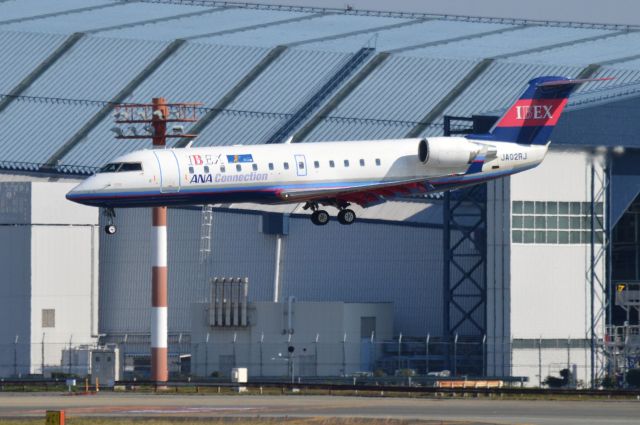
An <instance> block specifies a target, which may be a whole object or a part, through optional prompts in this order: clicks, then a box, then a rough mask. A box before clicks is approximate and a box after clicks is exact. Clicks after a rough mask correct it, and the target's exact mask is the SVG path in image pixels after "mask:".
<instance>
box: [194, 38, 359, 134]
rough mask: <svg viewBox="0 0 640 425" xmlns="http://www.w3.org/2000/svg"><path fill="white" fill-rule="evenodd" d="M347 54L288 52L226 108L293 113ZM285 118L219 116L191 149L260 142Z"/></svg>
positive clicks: (304, 51) (242, 115)
mask: <svg viewBox="0 0 640 425" xmlns="http://www.w3.org/2000/svg"><path fill="white" fill-rule="evenodd" d="M350 56H351V55H349V54H344V53H330V52H317V51H309V50H289V51H287V52H285V53H284V55H283V56H282V57H280V58H279V59H278V60H277V61H276V62H275V63H273V64H272V65H271V66H270V67H269V68H268V69H267V70H266V71H265V72H264V73H263V74H262V75H260V77H258V79H256V81H254V82H253V83H252V84H251V85H250V86H249V87H247V88H246V89H245V90H244V91H243V92H242V93H241V95H240V96H238V98H237V99H236V100H235V101H234V102H232V103H231V105H229V109H234V110H247V111H261V112H276V113H294V112H295V111H296V110H297V109H298V108H299V107H300V106H301V105H302V104H303V103H304V102H305V101H306V100H307V99H308V98H309V97H310V96H312V95H313V94H315V92H316V91H317V90H318V88H319V87H320V86H321V85H322V84H323V83H324V82H325V81H326V80H327V79H329V78H330V77H331V76H332V75H333V74H334V73H335V72H336V71H337V69H338V67H339V66H340V65H342V63H343V62H344V61H346V60H348V59H349V57H350ZM285 120H286V118H281V119H280V118H273V117H260V116H252V115H246V114H221V115H219V116H218V117H217V118H216V119H215V120H214V121H213V122H212V123H211V124H209V125H208V126H207V127H206V128H205V129H204V131H203V132H202V133H201V134H200V137H199V138H198V139H196V142H195V143H194V146H207V145H233V144H257V143H264V142H265V141H266V139H267V138H268V137H269V136H270V135H271V134H272V133H273V132H275V131H276V130H277V129H278V128H279V126H280V125H282V123H284V121H285Z"/></svg>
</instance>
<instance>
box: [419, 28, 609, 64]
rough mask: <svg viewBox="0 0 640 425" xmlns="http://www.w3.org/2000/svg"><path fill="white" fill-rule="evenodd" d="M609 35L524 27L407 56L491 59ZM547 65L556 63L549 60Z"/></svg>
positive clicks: (588, 31)
mask: <svg viewBox="0 0 640 425" xmlns="http://www.w3.org/2000/svg"><path fill="white" fill-rule="evenodd" d="M612 32H613V31H605V30H596V29H591V28H589V29H586V28H565V27H547V28H545V29H544V31H541V30H540V27H527V28H523V29H520V30H517V31H509V32H506V33H503V34H492V35H487V36H484V37H474V38H470V39H468V40H464V41H460V42H456V43H447V44H441V45H438V46H434V47H427V48H424V49H418V50H411V51H409V52H407V53H408V54H412V55H413V54H417V55H421V56H442V57H450V58H491V57H494V56H499V55H505V54H510V53H516V52H522V51H525V50H529V49H535V48H541V47H544V46H550V45H553V44H558V43H564V42H569V41H574V40H579V39H581V38H587V37H594V36H598V35H602V34H610V33H612ZM527 62H530V61H527ZM549 63H557V62H553V61H552V62H549Z"/></svg>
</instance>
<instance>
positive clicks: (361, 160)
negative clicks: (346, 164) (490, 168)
mask: <svg viewBox="0 0 640 425" xmlns="http://www.w3.org/2000/svg"><path fill="white" fill-rule="evenodd" d="M360 166H361V167H364V159H362V158H360Z"/></svg>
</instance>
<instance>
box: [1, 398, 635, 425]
mask: <svg viewBox="0 0 640 425" xmlns="http://www.w3.org/2000/svg"><path fill="white" fill-rule="evenodd" d="M47 409H63V410H65V411H66V414H67V416H68V417H71V418H73V417H86V416H112V417H125V416H126V417H158V416H163V417H176V418H184V417H228V416H260V417H282V416H289V417H292V416H323V417H337V416H340V417H375V418H395V419H424V420H448V421H466V422H475V423H487V424H536V425H574V424H575V425H578V424H579V425H585V424H594V425H596V424H598V425H600V424H604V423H606V424H620V425H631V424H637V423H638V412H640V401H593V400H590V401H553V400H551V401H550V400H537V401H516V400H486V399H410V398H392V397H340V396H333V397H332V396H303V395H292V396H253V395H243V396H237V395H236V396H227V395H171V394H130V393H127V394H114V393H101V394H99V395H94V396H66V395H58V394H56V395H53V394H51V393H35V394H22V393H20V394H18V393H5V394H0V417H44V412H45V410H47Z"/></svg>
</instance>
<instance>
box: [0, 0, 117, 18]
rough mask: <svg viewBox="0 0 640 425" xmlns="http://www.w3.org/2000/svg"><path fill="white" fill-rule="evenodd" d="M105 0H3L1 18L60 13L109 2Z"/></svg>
mask: <svg viewBox="0 0 640 425" xmlns="http://www.w3.org/2000/svg"><path fill="white" fill-rule="evenodd" d="M109 3H110V1H107V0H56V1H49V0H20V1H9V2H4V4H3V5H2V20H3V21H5V20H9V19H21V18H27V17H29V16H35V15H44V14H47V13H60V12H63V11H68V10H72V9H78V8H81V7H91V6H98V5H103V4H109Z"/></svg>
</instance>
